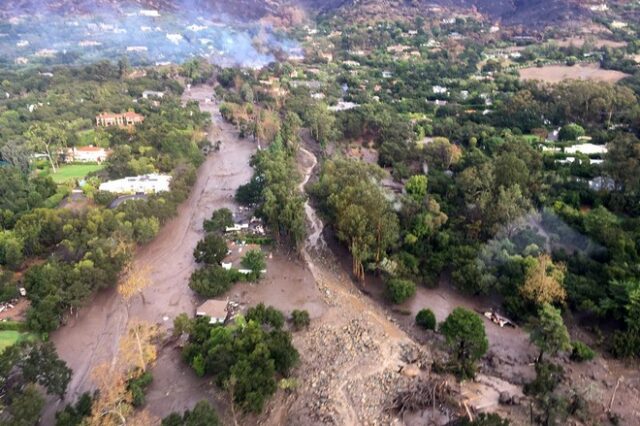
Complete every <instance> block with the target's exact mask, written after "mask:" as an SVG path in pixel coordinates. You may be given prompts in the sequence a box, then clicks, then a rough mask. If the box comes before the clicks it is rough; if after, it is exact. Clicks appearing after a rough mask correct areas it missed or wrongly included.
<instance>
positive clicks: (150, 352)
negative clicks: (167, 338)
mask: <svg viewBox="0 0 640 426" xmlns="http://www.w3.org/2000/svg"><path fill="white" fill-rule="evenodd" d="M159 335H160V330H159V328H158V326H157V325H152V324H149V323H146V322H144V321H133V322H131V323H130V324H129V325H128V332H127V333H126V334H125V335H123V336H122V337H121V338H120V350H119V354H120V355H119V358H120V362H122V363H124V364H125V365H130V366H135V367H136V368H137V369H138V370H139V371H140V372H145V371H147V366H148V365H149V364H150V363H153V362H154V361H155V360H156V357H157V355H158V354H157V350H156V346H155V344H154V341H155V340H156V339H157V338H158V336H159Z"/></svg>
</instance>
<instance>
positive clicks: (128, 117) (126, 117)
mask: <svg viewBox="0 0 640 426" xmlns="http://www.w3.org/2000/svg"><path fill="white" fill-rule="evenodd" d="M143 121H144V116H143V115H142V114H138V113H137V112H133V111H129V112H125V113H124V114H112V113H109V112H103V113H102V114H98V115H97V116H96V125H97V126H99V127H112V126H119V127H131V126H135V125H136V124H139V123H142V122H143Z"/></svg>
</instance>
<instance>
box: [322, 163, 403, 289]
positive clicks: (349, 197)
mask: <svg viewBox="0 0 640 426" xmlns="http://www.w3.org/2000/svg"><path fill="white" fill-rule="evenodd" d="M382 176H384V173H383V172H382V170H381V169H380V168H378V167H375V166H370V165H366V164H361V163H358V162H355V161H345V160H336V161H327V162H325V164H324V168H323V171H322V174H321V177H320V181H319V183H318V184H317V186H316V188H315V189H314V191H315V192H316V194H317V196H318V198H319V200H320V202H321V207H322V208H323V209H324V210H325V211H326V212H327V213H328V214H329V216H330V220H331V223H332V224H333V226H334V228H335V229H336V233H337V235H338V239H340V240H341V241H342V242H344V243H346V244H347V247H348V248H349V251H350V253H351V256H352V269H353V274H354V275H355V277H356V278H357V279H359V280H360V281H364V262H365V261H367V260H368V259H372V260H373V261H375V262H376V264H379V263H380V262H381V261H382V259H383V257H384V256H385V255H386V252H387V250H388V249H389V248H390V247H392V246H393V245H394V244H395V243H396V241H397V240H398V236H399V235H398V234H399V223H398V216H397V214H396V213H395V211H394V210H393V209H392V206H391V205H390V203H389V201H388V200H387V198H386V197H385V194H384V192H383V191H382V190H381V189H380V187H379V186H378V184H377V180H378V179H381V178H382Z"/></svg>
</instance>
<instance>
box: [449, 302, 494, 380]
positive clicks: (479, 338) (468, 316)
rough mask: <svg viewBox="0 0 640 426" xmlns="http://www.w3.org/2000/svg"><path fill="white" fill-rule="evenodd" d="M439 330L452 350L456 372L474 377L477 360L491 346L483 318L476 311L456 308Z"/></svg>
mask: <svg viewBox="0 0 640 426" xmlns="http://www.w3.org/2000/svg"><path fill="white" fill-rule="evenodd" d="M439 331H440V333H441V334H442V335H443V336H444V337H445V339H446V342H447V345H448V346H449V348H450V350H451V352H452V355H453V365H452V366H453V368H454V372H455V373H456V374H457V375H458V377H460V378H462V379H465V378H472V377H474V376H475V369H476V367H475V363H476V361H477V360H479V359H480V358H482V356H483V355H484V354H485V353H486V352H487V349H488V348H489V341H488V340H487V335H486V333H485V330H484V324H483V322H482V319H481V318H480V317H479V316H478V315H477V314H476V313H475V312H472V311H469V310H467V309H465V308H455V309H454V310H453V312H451V314H449V316H448V317H447V319H446V320H445V321H444V322H443V323H441V324H440V327H439Z"/></svg>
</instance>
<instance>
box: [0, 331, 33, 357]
mask: <svg viewBox="0 0 640 426" xmlns="http://www.w3.org/2000/svg"><path fill="white" fill-rule="evenodd" d="M36 338H37V337H36V335H34V334H31V333H21V332H19V331H15V330H3V331H0V353H2V351H4V350H5V349H6V348H8V347H9V346H12V345H14V344H15V343H18V342H20V341H22V340H34V339H36Z"/></svg>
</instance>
